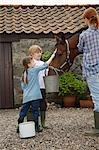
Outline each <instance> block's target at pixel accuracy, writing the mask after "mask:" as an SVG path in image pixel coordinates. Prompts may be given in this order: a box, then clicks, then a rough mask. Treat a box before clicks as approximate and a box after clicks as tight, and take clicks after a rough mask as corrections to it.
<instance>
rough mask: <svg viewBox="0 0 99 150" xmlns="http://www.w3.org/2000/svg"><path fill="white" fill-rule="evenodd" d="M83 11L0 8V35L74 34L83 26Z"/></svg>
mask: <svg viewBox="0 0 99 150" xmlns="http://www.w3.org/2000/svg"><path fill="white" fill-rule="evenodd" d="M96 8H97V10H98V12H99V7H96ZM84 9H85V6H75V7H74V6H73V7H72V6H46V7H44V6H32V7H31V6H24V7H22V6H1V7H0V33H3V32H6V33H13V32H15V33H21V32H25V33H31V32H34V33H36V34H39V33H42V32H43V33H45V34H48V33H49V32H52V33H55V34H57V33H59V32H63V33H67V32H70V33H74V32H76V31H78V30H80V29H81V28H83V27H84V26H85V24H84V22H83V19H82V13H83V11H84Z"/></svg>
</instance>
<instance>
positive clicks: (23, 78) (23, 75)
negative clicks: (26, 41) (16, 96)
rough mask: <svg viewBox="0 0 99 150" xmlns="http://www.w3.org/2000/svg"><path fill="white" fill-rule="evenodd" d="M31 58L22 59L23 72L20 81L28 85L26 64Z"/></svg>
mask: <svg viewBox="0 0 99 150" xmlns="http://www.w3.org/2000/svg"><path fill="white" fill-rule="evenodd" d="M31 59H32V58H31V56H27V57H25V58H24V59H23V61H22V63H23V66H24V70H23V73H22V81H23V82H24V83H26V84H28V68H29V67H28V64H29V63H31ZM25 72H26V76H25V74H24V73H25Z"/></svg>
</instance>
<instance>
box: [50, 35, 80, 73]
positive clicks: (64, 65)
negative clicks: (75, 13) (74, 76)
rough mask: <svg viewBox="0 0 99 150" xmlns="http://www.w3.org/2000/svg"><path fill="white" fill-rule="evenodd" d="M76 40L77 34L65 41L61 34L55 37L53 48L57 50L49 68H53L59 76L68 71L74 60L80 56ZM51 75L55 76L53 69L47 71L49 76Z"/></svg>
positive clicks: (77, 38)
mask: <svg viewBox="0 0 99 150" xmlns="http://www.w3.org/2000/svg"><path fill="white" fill-rule="evenodd" d="M78 40H79V34H78V33H76V34H74V35H73V36H72V37H70V38H68V39H65V36H64V34H63V33H59V34H57V35H56V45H55V48H57V53H56V56H55V58H54V59H53V60H52V62H51V64H50V66H53V67H54V68H55V69H56V70H57V71H59V74H62V72H66V71H69V69H70V67H71V66H72V64H73V61H74V58H75V57H76V56H77V55H79V54H80V53H79V51H78V48H77V44H78ZM53 74H55V72H54V71H53V69H49V75H53Z"/></svg>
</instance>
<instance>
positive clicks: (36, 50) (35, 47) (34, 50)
mask: <svg viewBox="0 0 99 150" xmlns="http://www.w3.org/2000/svg"><path fill="white" fill-rule="evenodd" d="M28 52H29V55H31V54H34V53H39V52H42V48H41V47H40V46H38V45H32V46H31V47H30V48H29V50H28Z"/></svg>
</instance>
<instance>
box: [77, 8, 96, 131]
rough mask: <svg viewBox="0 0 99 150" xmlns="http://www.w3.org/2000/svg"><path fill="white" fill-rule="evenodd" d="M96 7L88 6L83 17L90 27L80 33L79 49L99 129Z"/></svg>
mask: <svg viewBox="0 0 99 150" xmlns="http://www.w3.org/2000/svg"><path fill="white" fill-rule="evenodd" d="M98 17H99V16H98V13H97V11H96V10H95V9H94V8H91V7H90V8H88V9H86V10H85V11H84V13H83V18H84V21H85V24H86V25H87V26H88V29H87V30H86V31H84V32H82V33H81V34H80V37H79V43H78V49H79V51H80V52H82V53H83V68H82V69H83V76H84V77H85V78H86V81H87V83H88V87H89V90H90V93H91V96H92V99H93V103H94V109H93V110H94V119H95V128H96V129H99V18H98Z"/></svg>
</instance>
